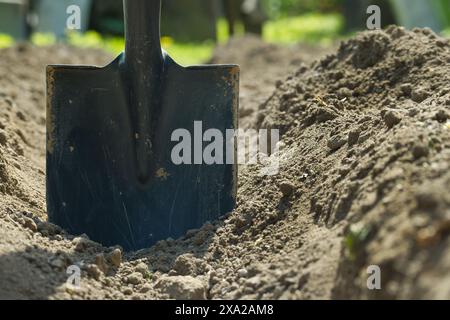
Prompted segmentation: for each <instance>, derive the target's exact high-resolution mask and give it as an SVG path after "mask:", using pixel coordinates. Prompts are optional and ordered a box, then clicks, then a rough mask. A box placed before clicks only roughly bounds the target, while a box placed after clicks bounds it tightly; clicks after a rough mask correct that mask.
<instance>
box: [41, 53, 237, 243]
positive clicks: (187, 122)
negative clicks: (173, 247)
mask: <svg viewBox="0 0 450 320" xmlns="http://www.w3.org/2000/svg"><path fill="white" fill-rule="evenodd" d="M122 65H123V56H122V55H121V56H119V57H118V58H117V59H116V60H115V61H114V62H112V63H111V64H110V65H108V66H107V67H104V68H96V67H74V66H49V67H48V69H47V87H48V97H47V99H48V107H47V208H48V215H49V220H50V221H51V222H53V223H56V224H58V225H60V226H62V227H64V228H66V229H67V230H68V231H69V232H71V233H73V234H83V233H85V234H87V235H88V236H89V237H90V238H91V239H92V240H95V241H98V242H100V243H102V244H104V245H108V246H109V245H121V246H122V247H123V248H124V249H126V250H136V249H139V248H143V247H147V246H150V245H152V244H154V243H155V242H157V241H159V240H162V239H167V238H169V237H171V238H177V237H179V236H182V235H183V234H184V233H185V232H186V231H187V230H189V229H194V228H198V227H201V226H202V224H204V223H205V222H207V221H213V220H215V219H217V218H218V217H220V216H222V215H223V214H225V213H227V212H230V211H231V210H232V209H233V208H234V206H235V201H236V179H237V169H236V168H237V167H236V164H235V163H230V164H226V163H224V164H212V165H208V164H205V163H202V164H193V163H194V162H193V158H194V150H192V157H191V159H192V164H175V163H174V161H173V159H172V158H173V157H172V152H173V148H174V147H175V146H176V145H177V144H179V141H172V134H173V133H174V131H175V130H177V129H184V130H187V131H188V132H189V133H191V144H192V146H194V144H195V141H199V139H202V137H198V136H197V137H195V136H194V123H195V122H196V121H201V123H202V129H203V131H206V130H208V129H218V130H219V131H220V132H221V133H222V134H223V137H226V130H227V129H237V108H238V96H239V93H238V87H239V86H238V81H239V68H238V67H237V66H199V67H190V68H183V67H180V66H179V65H177V64H176V63H175V62H173V61H172V60H171V59H170V58H168V57H167V58H166V59H165V62H164V68H163V74H162V76H161V81H162V85H161V86H160V88H161V90H160V94H159V97H158V103H156V104H155V105H153V106H149V107H150V108H153V110H154V111H153V114H154V115H156V121H154V122H153V128H152V129H151V131H152V134H153V137H154V139H153V140H152V141H151V142H150V141H149V143H151V150H152V161H151V162H152V164H151V168H150V177H149V179H147V180H146V181H140V180H139V178H138V177H137V173H136V172H137V170H136V161H135V160H136V158H135V156H136V150H135V148H134V143H133V141H134V139H139V137H138V136H137V133H136V132H135V128H134V127H133V125H132V121H131V119H130V107H132V106H130V104H129V99H128V98H127V89H126V88H127V87H128V86H127V83H124V82H126V80H124V79H126V78H124V77H123V76H122V74H121V67H122ZM155 110H157V111H155ZM195 139H196V140H195ZM194 140H195V141H194ZM200 141H202V140H200ZM184 142H186V141H184ZM187 142H189V141H187ZM200 144H201V147H204V146H206V145H207V144H208V143H207V142H200ZM192 149H193V147H192ZM202 150H203V149H202ZM197 151H198V150H197ZM226 151H227V146H226V143H225V141H224V142H223V154H224V158H225V154H226ZM225 160H226V159H224V162H225Z"/></svg>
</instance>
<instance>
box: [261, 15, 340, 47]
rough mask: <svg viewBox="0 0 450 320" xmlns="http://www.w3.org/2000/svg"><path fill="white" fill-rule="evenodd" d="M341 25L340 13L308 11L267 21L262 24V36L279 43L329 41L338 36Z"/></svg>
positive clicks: (268, 40)
mask: <svg viewBox="0 0 450 320" xmlns="http://www.w3.org/2000/svg"><path fill="white" fill-rule="evenodd" d="M343 26H344V19H343V17H342V15H340V14H320V13H308V14H304V15H301V16H296V17H285V18H280V19H277V20H274V21H269V22H268V23H266V24H265V25H264V30H263V38H264V40H266V41H267V42H272V43H279V44H292V43H297V42H308V43H329V42H331V41H332V40H333V39H335V38H337V37H338V36H339V34H340V32H341V30H342V28H343Z"/></svg>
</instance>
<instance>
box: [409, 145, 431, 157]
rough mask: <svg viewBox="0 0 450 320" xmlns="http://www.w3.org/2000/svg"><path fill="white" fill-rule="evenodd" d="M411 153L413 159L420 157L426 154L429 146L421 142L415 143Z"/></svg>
mask: <svg viewBox="0 0 450 320" xmlns="http://www.w3.org/2000/svg"><path fill="white" fill-rule="evenodd" d="M412 153H413V156H414V158H415V159H420V158H422V157H426V156H428V153H429V148H428V146H427V145H425V144H423V143H416V144H415V145H414V146H413V149H412Z"/></svg>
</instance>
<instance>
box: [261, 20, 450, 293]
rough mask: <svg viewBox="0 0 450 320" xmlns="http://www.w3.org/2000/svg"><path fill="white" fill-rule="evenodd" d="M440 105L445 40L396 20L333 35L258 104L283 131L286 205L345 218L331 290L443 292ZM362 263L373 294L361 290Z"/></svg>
mask: <svg viewBox="0 0 450 320" xmlns="http://www.w3.org/2000/svg"><path fill="white" fill-rule="evenodd" d="M449 111H450V44H449V41H448V40H445V39H442V38H439V37H437V36H436V35H435V34H433V33H432V32H431V31H429V30H414V32H407V31H405V30H403V29H401V28H397V27H391V28H389V29H387V30H386V31H385V32H384V31H379V32H368V33H363V34H360V35H358V36H357V37H356V38H354V39H351V40H349V41H346V42H344V43H342V45H341V46H340V48H339V50H338V51H337V53H335V54H333V55H329V56H328V57H326V58H325V59H322V60H320V61H318V62H317V63H315V64H314V65H313V66H312V68H301V69H299V70H298V72H297V74H296V75H295V76H293V77H290V78H289V79H288V81H286V82H285V83H284V84H282V85H281V86H280V88H279V90H277V92H276V93H275V95H274V96H273V97H272V98H271V99H270V100H269V101H268V102H267V103H266V104H265V106H264V111H263V113H262V116H261V117H260V125H261V126H263V127H272V128H281V129H282V131H283V132H284V133H285V135H284V139H283V142H284V143H285V144H286V147H285V153H286V154H288V155H289V156H288V158H286V160H284V164H285V167H284V168H285V170H282V172H283V174H284V175H285V176H286V177H292V178H289V179H290V180H291V182H292V184H294V185H295V186H296V195H298V197H300V200H299V201H295V200H294V201H293V205H294V206H295V207H297V210H299V211H301V212H304V214H308V215H309V216H310V217H311V218H312V219H313V220H314V221H315V223H316V224H317V225H319V226H325V227H327V228H331V229H333V228H335V227H336V226H339V225H340V224H343V225H347V227H345V228H344V229H343V230H345V231H344V232H345V237H344V240H345V241H346V243H347V248H346V249H348V251H349V252H348V253H349V254H350V258H352V259H353V261H350V260H351V259H350V260H348V261H347V260H345V259H344V260H342V261H341V266H340V269H339V273H338V275H337V280H338V283H337V287H336V288H335V290H334V291H333V292H334V294H336V295H337V296H339V297H341V296H344V297H376V298H380V297H381V298H394V297H397V298H423V297H428V298H448V297H450V282H448V273H447V271H446V270H448V267H449V264H448V263H449V262H448V261H449V252H450V251H449V244H450V239H449V238H448V237H447V235H448V233H449V232H450V223H449V222H450V201H449V200H450V198H449V196H448V193H446V192H443V190H449V189H450V175H449V165H450V125H449V124H450V123H449V122H447V121H448V119H449V115H450V112H449ZM368 265H378V266H380V268H381V271H382V276H383V288H384V290H380V291H368V290H367V289H366V288H365V279H367V274H366V267H367V266H368ZM349 273H350V274H349ZM433 278H435V279H441V280H440V281H439V285H438V284H436V283H434V282H433V280H432V279H433ZM352 279H354V280H352ZM445 279H447V280H445ZM433 283H434V284H433Z"/></svg>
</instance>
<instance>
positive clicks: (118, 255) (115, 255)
mask: <svg viewBox="0 0 450 320" xmlns="http://www.w3.org/2000/svg"><path fill="white" fill-rule="evenodd" d="M109 258H110V260H111V263H112V264H113V266H114V267H116V268H118V267H120V265H121V264H122V251H121V250H120V249H114V250H113V251H112V252H111V253H110V256H109Z"/></svg>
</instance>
